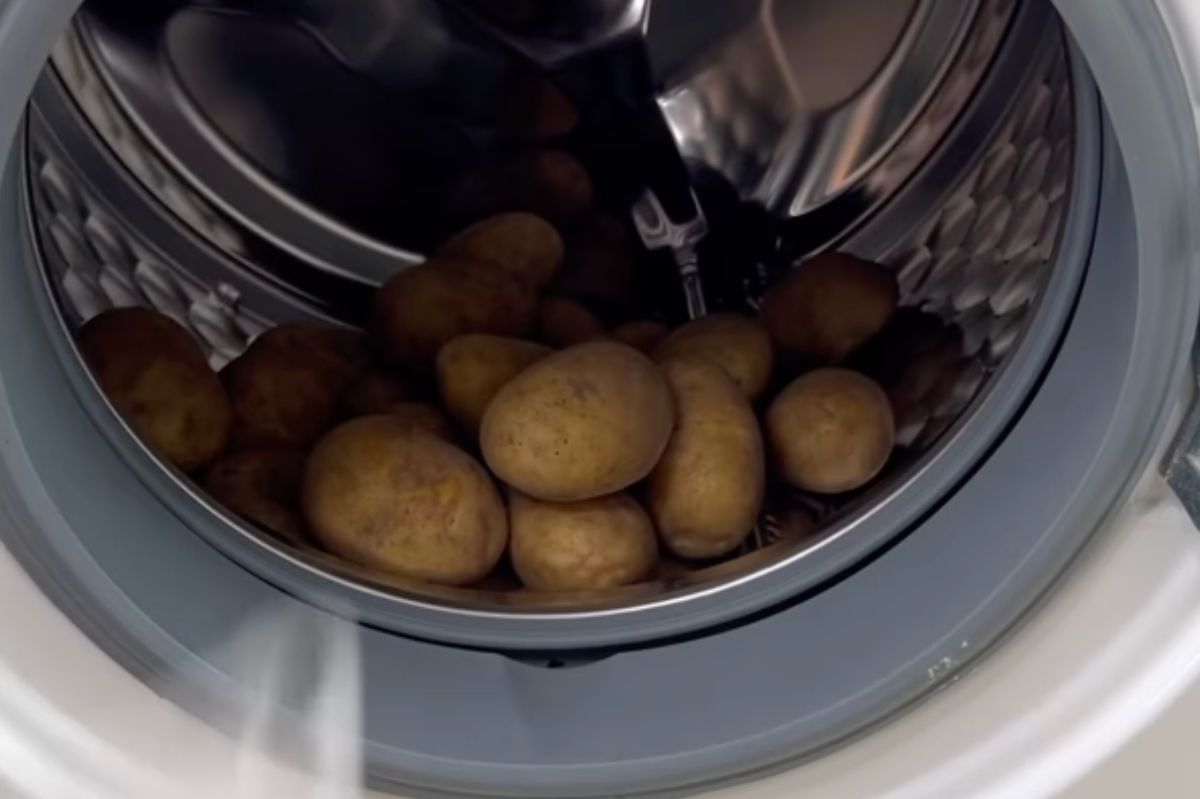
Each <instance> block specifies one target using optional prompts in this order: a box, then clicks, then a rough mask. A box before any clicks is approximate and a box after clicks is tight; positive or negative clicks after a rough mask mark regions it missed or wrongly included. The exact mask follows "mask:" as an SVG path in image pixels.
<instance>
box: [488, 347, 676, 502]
mask: <svg viewBox="0 0 1200 799" xmlns="http://www.w3.org/2000/svg"><path fill="white" fill-rule="evenodd" d="M673 420H674V410H673V408H672V403H671V393H670V390H669V388H668V387H667V382H666V380H665V379H664V378H663V376H662V373H661V372H660V371H659V370H658V368H657V367H656V366H655V365H654V364H653V363H652V362H651V361H650V360H649V359H648V358H647V357H646V356H644V355H642V354H641V353H640V352H638V351H637V350H634V349H632V348H630V347H626V346H624V345H622V344H617V343H616V342H609V341H595V342H588V343H586V344H580V345H577V346H575V347H570V348H568V349H565V350H561V351H560V352H557V353H554V354H553V355H550V356H548V357H546V358H544V359H542V360H540V361H538V362H537V363H535V364H533V365H532V366H530V367H529V368H528V369H526V370H525V371H524V372H521V374H519V375H517V376H516V377H515V378H513V379H512V380H511V381H509V382H508V384H507V385H505V386H504V388H502V389H500V392H499V393H498V394H497V395H496V397H495V399H493V400H492V403H491V405H489V406H488V409H487V412H486V413H485V414H484V416H483V424H482V426H481V428H480V433H479V442H480V447H481V448H482V450H483V456H484V459H485V460H486V461H487V463H488V466H490V467H491V469H492V471H493V472H495V474H496V475H497V476H498V477H499V478H500V479H501V480H503V481H504V482H506V483H508V484H509V485H511V486H513V487H514V488H516V489H518V490H520V491H522V492H524V493H526V494H528V495H530V496H532V497H534V498H535V499H541V500H546V501H550V502H574V501H578V500H584V499H593V498H595V497H599V496H604V495H605V494H613V493H616V492H617V491H621V490H623V489H625V488H627V487H629V486H630V485H632V484H633V483H635V482H637V481H638V480H641V479H642V478H643V477H645V476H646V475H647V474H649V472H650V470H651V469H652V468H654V464H655V463H657V462H658V459H659V457H660V456H661V455H662V452H663V449H664V448H666V445H667V439H668V438H669V437H670V435H671V426H672V423H673Z"/></svg>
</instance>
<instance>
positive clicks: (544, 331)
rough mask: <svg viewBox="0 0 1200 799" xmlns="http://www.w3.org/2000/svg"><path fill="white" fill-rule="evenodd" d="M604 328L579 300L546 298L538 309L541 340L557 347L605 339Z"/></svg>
mask: <svg viewBox="0 0 1200 799" xmlns="http://www.w3.org/2000/svg"><path fill="white" fill-rule="evenodd" d="M604 332H605V331H604V325H603V324H602V323H601V322H600V320H599V319H597V318H596V316H595V314H593V313H592V312H591V311H589V310H588V309H587V308H585V307H584V306H583V305H581V304H579V303H577V302H575V300H571V299H568V298H566V297H546V298H545V299H544V300H542V304H541V306H540V307H539V308H538V337H539V338H540V339H541V340H542V341H544V342H546V343H547V344H549V345H551V346H554V347H569V346H571V345H572V344H582V343H583V342H585V341H591V340H592V339H597V338H601V337H603V336H604Z"/></svg>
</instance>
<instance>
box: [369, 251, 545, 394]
mask: <svg viewBox="0 0 1200 799" xmlns="http://www.w3.org/2000/svg"><path fill="white" fill-rule="evenodd" d="M536 314H537V296H536V294H535V293H534V290H533V287H532V286H531V285H530V284H528V283H527V282H525V281H523V280H519V279H517V278H514V277H512V275H510V274H508V273H507V272H505V271H504V270H503V269H499V268H497V267H496V266H494V265H491V264H481V263H475V262H472V261H463V260H457V259H455V260H451V259H445V258H434V259H432V260H429V261H426V262H425V263H423V264H421V265H419V266H415V267H413V268H411V269H406V270H405V271H403V272H400V273H399V274H397V275H395V276H394V277H392V278H391V279H390V280H388V282H387V283H385V284H384V285H383V287H382V288H380V289H379V291H378V292H377V293H376V295H375V303H374V308H373V313H372V324H371V329H372V332H373V334H374V336H375V339H376V344H377V346H378V348H379V350H380V351H381V352H382V353H383V355H384V356H385V357H386V358H387V359H388V360H389V361H390V362H391V363H392V364H393V365H395V366H398V367H401V368H406V367H407V368H411V369H413V370H415V371H418V372H424V373H426V374H428V372H429V370H430V369H432V367H433V362H434V359H435V358H436V357H437V353H438V350H440V349H441V348H442V346H443V345H444V344H446V342H448V341H450V340H451V339H453V338H456V337H457V336H461V335H464V334H466V333H495V334H496V335H502V336H516V337H518V338H520V337H523V336H525V335H527V334H528V333H530V332H531V331H532V329H533V325H534V320H535V318H536Z"/></svg>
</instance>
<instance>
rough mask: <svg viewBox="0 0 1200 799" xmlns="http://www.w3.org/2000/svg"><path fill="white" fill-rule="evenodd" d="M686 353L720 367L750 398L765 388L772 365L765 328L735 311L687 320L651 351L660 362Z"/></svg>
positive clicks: (769, 343)
mask: <svg viewBox="0 0 1200 799" xmlns="http://www.w3.org/2000/svg"><path fill="white" fill-rule="evenodd" d="M686 356H692V357H696V358H700V359H702V360H705V361H708V362H709V363H711V364H712V365H713V366H716V367H718V368H719V369H721V370H722V371H723V372H725V374H727V375H729V376H730V377H731V378H733V381H734V382H735V383H737V385H738V388H740V389H741V390H742V393H743V394H745V395H746V396H747V397H749V398H750V399H754V398H755V397H757V396H758V395H759V394H761V393H762V392H763V390H764V389H765V388H766V387H767V383H769V382H770V380H771V369H772V367H773V365H774V364H773V356H772V352H771V337H770V336H769V335H768V334H767V331H766V328H764V327H763V326H762V325H761V324H759V323H758V322H756V321H755V320H753V319H750V318H749V317H746V316H742V315H741V314H738V313H715V314H711V315H709V316H705V317H701V318H700V319H695V320H693V321H691V322H688V323H687V324H685V325H684V326H682V327H680V328H679V329H678V330H676V331H675V332H674V333H672V334H671V335H669V336H667V338H666V340H665V341H663V342H662V343H661V344H659V345H658V348H657V349H656V350H655V351H654V358H655V360H657V361H660V362H661V361H666V360H669V359H671V358H678V357H686Z"/></svg>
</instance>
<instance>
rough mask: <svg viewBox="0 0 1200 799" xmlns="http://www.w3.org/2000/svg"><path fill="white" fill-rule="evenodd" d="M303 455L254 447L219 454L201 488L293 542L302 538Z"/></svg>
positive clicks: (276, 449)
mask: <svg viewBox="0 0 1200 799" xmlns="http://www.w3.org/2000/svg"><path fill="white" fill-rule="evenodd" d="M305 458H306V454H305V452H304V450H302V449H295V448H292V447H257V448H253V449H243V450H237V451H235V452H230V453H228V454H227V455H224V456H222V457H221V458H220V459H218V460H217V462H216V463H214V464H213V465H212V466H210V467H209V468H208V472H207V473H206V474H205V477H204V488H205V490H206V491H208V493H209V494H211V495H212V496H213V498H214V499H216V500H217V501H218V502H220V503H221V504H222V505H224V506H225V507H227V508H229V509H230V510H231V511H233V512H234V513H236V514H238V515H239V516H244V517H245V518H247V519H249V520H250V521H252V522H254V523H255V524H257V525H259V526H261V527H265V528H266V529H268V530H270V531H271V532H273V533H275V534H277V535H278V536H279V537H280V538H282V539H284V540H285V541H289V542H291V543H293V544H298V543H301V542H303V541H304V540H305V535H304V521H303V519H302V517H301V516H300V481H301V479H302V478H303V476H304V461H305Z"/></svg>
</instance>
